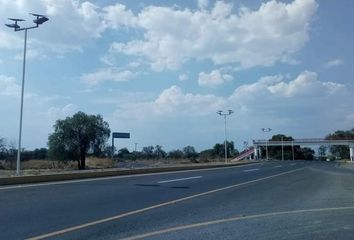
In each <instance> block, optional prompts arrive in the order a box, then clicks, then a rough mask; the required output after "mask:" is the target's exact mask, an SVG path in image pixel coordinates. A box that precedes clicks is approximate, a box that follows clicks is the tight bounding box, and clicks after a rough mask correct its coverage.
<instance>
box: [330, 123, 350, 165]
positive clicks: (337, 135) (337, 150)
mask: <svg viewBox="0 0 354 240" xmlns="http://www.w3.org/2000/svg"><path fill="white" fill-rule="evenodd" d="M326 139H328V140H354V128H353V129H351V130H347V131H342V130H338V131H335V132H334V133H331V134H328V135H327V136H326ZM329 151H330V152H331V153H332V154H333V155H335V156H336V157H340V158H344V159H348V158H349V147H348V146H331V147H330V148H329Z"/></svg>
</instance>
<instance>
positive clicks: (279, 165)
mask: <svg viewBox="0 0 354 240" xmlns="http://www.w3.org/2000/svg"><path fill="white" fill-rule="evenodd" d="M274 167H275V168H277V167H282V165H276V166H274Z"/></svg>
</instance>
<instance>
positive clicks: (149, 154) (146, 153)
mask: <svg viewBox="0 0 354 240" xmlns="http://www.w3.org/2000/svg"><path fill="white" fill-rule="evenodd" d="M141 155H142V157H144V158H146V159H151V158H154V147H153V146H147V147H143V149H142V151H141Z"/></svg>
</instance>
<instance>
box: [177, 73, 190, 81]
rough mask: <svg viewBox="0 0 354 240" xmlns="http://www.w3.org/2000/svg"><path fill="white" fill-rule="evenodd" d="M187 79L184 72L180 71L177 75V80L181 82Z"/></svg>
mask: <svg viewBox="0 0 354 240" xmlns="http://www.w3.org/2000/svg"><path fill="white" fill-rule="evenodd" d="M188 79H189V77H188V75H187V74H185V73H182V74H180V75H179V76H178V80H179V81H181V82H184V81H187V80H188Z"/></svg>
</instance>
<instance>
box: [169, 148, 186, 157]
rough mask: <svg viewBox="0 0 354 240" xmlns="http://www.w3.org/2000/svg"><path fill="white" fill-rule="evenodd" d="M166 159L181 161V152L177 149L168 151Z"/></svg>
mask: <svg viewBox="0 0 354 240" xmlns="http://www.w3.org/2000/svg"><path fill="white" fill-rule="evenodd" d="M167 156H168V158H173V159H181V158H183V152H182V151H181V150H179V149H177V150H172V151H169V152H168V154H167Z"/></svg>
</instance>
